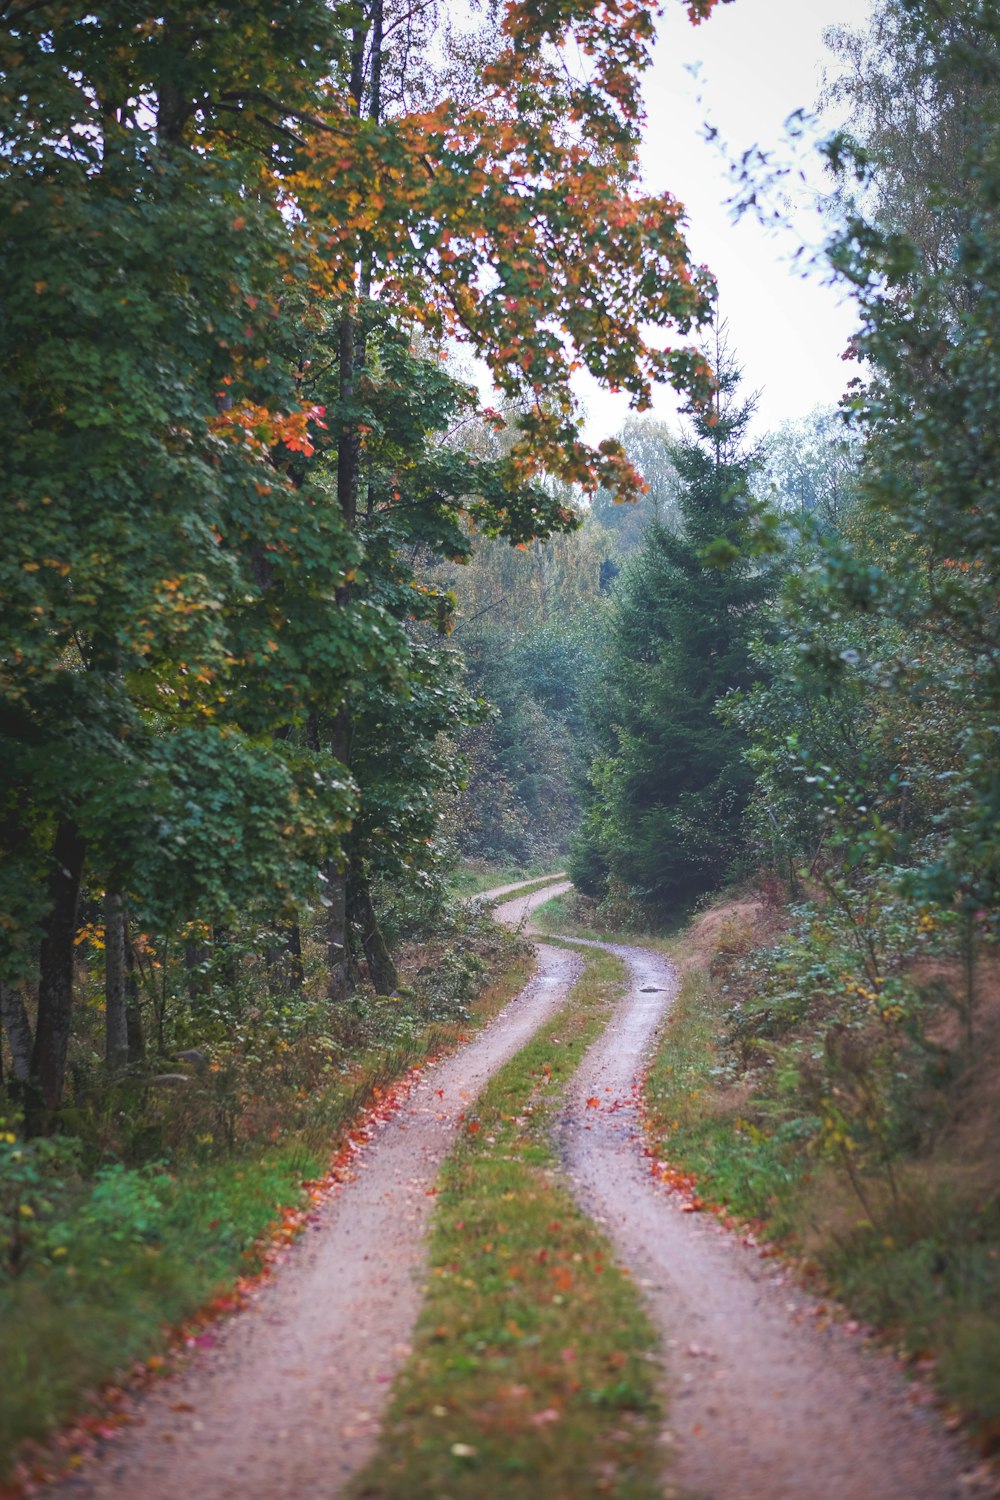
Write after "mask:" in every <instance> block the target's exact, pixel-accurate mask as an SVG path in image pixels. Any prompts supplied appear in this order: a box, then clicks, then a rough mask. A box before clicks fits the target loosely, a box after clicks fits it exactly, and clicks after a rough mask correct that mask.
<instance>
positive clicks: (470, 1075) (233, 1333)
mask: <svg viewBox="0 0 1000 1500" xmlns="http://www.w3.org/2000/svg"><path fill="white" fill-rule="evenodd" d="M565 888H566V886H565V883H563V884H562V885H560V886H558V887H554V888H551V887H550V888H549V889H547V890H546V891H544V892H541V893H536V894H535V895H531V896H522V897H520V898H518V899H516V900H514V901H511V902H509V903H508V904H507V905H506V906H502V907H499V908H498V915H499V916H500V917H501V918H502V919H504V920H507V921H509V922H511V924H512V925H514V926H517V925H518V924H519V923H521V922H522V921H523V920H524V919H525V918H526V917H527V915H528V914H529V913H530V911H531V910H532V909H533V907H535V906H537V905H538V904H539V902H540V901H542V900H546V899H548V898H549V897H550V896H551V895H552V894H553V889H559V890H562V889H565ZM488 894H490V895H492V894H494V893H488ZM496 894H501V895H502V894H504V892H503V891H501V892H499V893H496ZM580 968H581V962H580V959H579V958H577V957H576V956H575V955H574V954H571V953H567V952H565V951H564V950H561V949H556V948H549V947H547V946H546V945H545V944H544V943H543V944H540V945H539V947H538V963H537V968H536V972H535V975H534V978H533V979H532V980H531V981H530V983H529V984H528V985H527V987H526V988H525V989H524V990H523V991H522V993H521V994H520V995H518V997H517V998H516V999H515V1000H513V1001H512V1002H511V1003H510V1004H509V1005H508V1006H506V1008H505V1009H504V1010H503V1011H502V1012H501V1013H500V1015H498V1016H497V1017H495V1019H494V1020H493V1021H492V1022H491V1023H490V1024H489V1025H488V1026H487V1027H486V1028H485V1029H484V1030H483V1031H482V1032H480V1033H479V1035H478V1036H476V1037H475V1039H474V1040H473V1041H471V1042H469V1043H468V1044H467V1045H465V1046H463V1047H462V1048H461V1049H460V1050H459V1051H458V1052H456V1053H454V1054H453V1055H452V1056H450V1057H448V1058H446V1059H445V1060H444V1061H442V1062H440V1063H438V1064H436V1065H435V1066H433V1067H431V1068H428V1070H427V1072H426V1074H425V1076H424V1078H423V1079H422V1081H421V1082H420V1083H419V1084H418V1085H417V1086H416V1087H415V1088H414V1089H413V1091H412V1092H411V1094H410V1095H409V1097H408V1099H407V1101H406V1103H405V1104H404V1105H403V1107H402V1109H401V1110H400V1111H399V1113H398V1114H396V1115H394V1116H392V1117H391V1118H390V1119H389V1120H388V1121H387V1122H385V1123H384V1124H383V1125H382V1127H381V1129H380V1130H379V1132H378V1134H377V1136H376V1137H375V1139H374V1141H373V1142H372V1143H371V1144H370V1145H368V1146H366V1147H365V1148H364V1149H363V1150H362V1151H361V1152H360V1153H359V1155H358V1157H357V1175H356V1177H355V1179H354V1180H353V1181H351V1182H348V1183H347V1184H345V1186H344V1187H343V1189H342V1190H341V1191H339V1192H338V1193H337V1194H336V1196H335V1197H334V1198H333V1199H332V1200H331V1201H330V1202H328V1203H327V1205H326V1206H325V1208H324V1209H323V1211H322V1212H321V1214H320V1216H319V1218H318V1221H317V1222H316V1224H315V1225H314V1227H313V1231H312V1232H310V1233H309V1234H307V1235H306V1236H305V1237H304V1238H303V1239H302V1240H300V1241H299V1242H298V1244H296V1245H295V1246H294V1247H293V1248H292V1249H291V1250H290V1251H289V1253H288V1258H287V1261H286V1262H285V1264H284V1265H282V1266H281V1268H280V1270H279V1271H278V1272H277V1274H276V1275H275V1276H274V1277H273V1278H272V1279H271V1280H270V1281H268V1282H266V1283H265V1284H264V1285H263V1287H262V1288H261V1290H260V1291H259V1292H258V1293H257V1294H256V1296H255V1297H254V1300H253V1302H252V1303H251V1306H250V1307H249V1308H247V1309H246V1310H245V1311H244V1312H242V1313H239V1314H237V1315H236V1316H234V1317H233V1318H231V1319H230V1320H228V1321H227V1322H225V1323H222V1324H220V1325H218V1327H217V1329H216V1330H213V1332H214V1333H215V1335H216V1339H215V1344H214V1346H213V1347H212V1348H210V1349H203V1348H200V1349H198V1350H196V1351H195V1352H194V1354H193V1357H192V1359H191V1361H190V1363H189V1364H188V1365H187V1366H186V1368H185V1369H184V1370H183V1371H182V1372H181V1373H180V1374H179V1375H177V1376H175V1377H173V1378H171V1379H169V1380H165V1381H163V1383H162V1384H160V1385H158V1386H156V1387H154V1388H153V1389H152V1390H151V1391H150V1392H149V1393H148V1395H146V1396H145V1397H143V1398H142V1400H141V1401H140V1403H139V1404H138V1406H137V1409H136V1419H135V1421H134V1422H133V1423H131V1424H130V1425H129V1426H128V1427H127V1428H125V1429H124V1430H123V1432H122V1435H121V1436H120V1438H119V1439H118V1440H117V1441H116V1442H115V1443H114V1444H113V1445H111V1446H110V1447H109V1449H108V1450H107V1452H106V1453H105V1454H104V1455H103V1456H102V1457H101V1458H99V1459H96V1460H88V1461H87V1462H86V1463H85V1464H84V1466H83V1468H82V1469H81V1470H80V1471H79V1472H78V1473H77V1474H76V1475H74V1476H73V1477H72V1478H71V1479H66V1480H64V1481H62V1482H61V1483H60V1484H59V1485H56V1486H52V1487H50V1489H49V1490H48V1492H47V1494H48V1495H49V1496H50V1497H51V1500H69V1497H70V1496H74V1497H79V1496H87V1497H90V1500H237V1497H239V1500H288V1497H296V1500H298V1497H302V1500H304V1497H307V1496H313V1495H322V1496H323V1497H324V1500H329V1497H332V1496H334V1495H336V1494H337V1493H338V1492H339V1490H340V1489H341V1488H342V1486H343V1484H344V1482H345V1480H346V1479H347V1478H348V1477H349V1475H350V1474H352V1473H353V1472H354V1471H355V1470H356V1469H357V1468H359V1467H360V1466H361V1465H362V1464H363V1463H365V1462H366V1461H367V1459H368V1458H369V1457H370V1456H371V1453H372V1451H373V1449H374V1446H375V1436H376V1432H377V1427H378V1421H379V1418H380V1415H381V1413H382V1411H383V1409H384V1407H385V1404H386V1401H387V1399H388V1395H389V1390H390V1387H391V1382H392V1380H393V1378H394V1377H395V1375H396V1373H397V1372H398V1370H399V1368H400V1366H401V1364H402V1362H403V1360H404V1359H405V1357H406V1355H407V1353H408V1352H409V1351H408V1346H407V1343H406V1340H407V1339H408V1337H409V1335H410V1333H411V1330H412V1328H413V1324H414V1322H415V1320H416V1316H417V1311H418V1308H419V1304H420V1282H421V1279H422V1277H423V1274H424V1271H425V1267H426V1243H425V1242H426V1234H427V1228H428V1222H429V1219H430V1214H431V1210H432V1208H433V1202H434V1200H433V1196H432V1190H433V1187H434V1183H435V1179H436V1177H437V1174H438V1171H439V1168H440V1166H441V1163H442V1161H443V1160H444V1157H445V1156H446V1154H447V1152H448V1151H449V1149H450V1147H451V1144H452V1141H453V1139H454V1135H455V1131H456V1128H457V1125H458V1121H459V1117H460V1116H461V1115H462V1114H463V1113H464V1111H465V1109H466V1108H467V1107H468V1105H469V1104H471V1102H472V1101H473V1100H474V1099H475V1098H476V1095H477V1094H478V1093H479V1092H480V1090H481V1089H482V1088H483V1086H484V1085H485V1083H486V1082H487V1080H488V1079H489V1078H490V1076H491V1075H492V1074H493V1073H495V1072H496V1071H497V1069H498V1068H499V1067H501V1066H502V1064H503V1063H504V1062H506V1061H507V1059H508V1058H510V1057H513V1055H514V1054H515V1053H516V1052H517V1051H518V1050H519V1049H520V1048H521V1047H522V1046H524V1044H525V1043H526V1042H527V1041H528V1039H529V1038H530V1036H531V1035H532V1033H533V1032H534V1031H535V1030H536V1029H537V1027H538V1026H540V1025H541V1024H542V1022H543V1021H545V1020H546V1019H547V1018H548V1017H549V1016H550V1015H551V1014H552V1013H553V1012H554V1011H556V1010H557V1009H558V1008H559V1006H560V1005H561V1004H562V1003H563V1001H564V1000H565V998H566V994H567V992H568V990H569V988H570V986H571V984H572V983H573V981H574V979H575V978H576V976H577V974H578V973H579V971H580Z"/></svg>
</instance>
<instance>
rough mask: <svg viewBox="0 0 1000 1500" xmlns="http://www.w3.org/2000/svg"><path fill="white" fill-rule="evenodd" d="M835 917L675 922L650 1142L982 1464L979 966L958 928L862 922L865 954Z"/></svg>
mask: <svg viewBox="0 0 1000 1500" xmlns="http://www.w3.org/2000/svg"><path fill="white" fill-rule="evenodd" d="M848 919H850V920H851V921H853V923H854V924H855V926H856V925H857V915H856V914H851V913H847V914H846V915H845V919H844V920H843V921H842V920H840V917H839V915H838V913H836V912H834V911H832V910H831V909H829V908H823V907H817V906H812V907H808V906H804V907H800V908H792V909H787V908H786V909H782V910H778V909H775V908H774V907H773V906H772V907H770V908H769V907H768V905H767V903H762V902H759V901H754V900H752V899H750V900H747V899H743V900H736V901H730V902H728V903H720V904H719V905H717V906H716V907H715V908H713V909H710V910H709V911H708V912H706V913H705V914H703V915H702V916H701V917H699V918H697V919H696V920H695V921H693V922H692V924H691V926H690V928H689V929H688V931H687V933H686V934H685V935H684V937H683V938H682V939H680V940H679V941H677V942H676V943H674V945H673V953H674V957H675V959H676V960H677V962H678V964H679V967H680V969H681V976H682V984H681V989H680V994H679V997H678V1000H677V1002H676V1004H675V1006H674V1009H673V1011H672V1014H671V1016H670V1018H669V1021H668V1023H667V1025H666V1027H665V1030H664V1035H663V1041H662V1046H661V1048H660V1050H659V1052H658V1054H657V1056H656V1058H655V1061H654V1063H653V1065H652V1067H651V1070H650V1073H649V1076H648V1081H647V1094H646V1104H647V1111H648V1124H649V1130H650V1133H651V1136H652V1139H653V1142H654V1145H655V1148H656V1149H657V1151H658V1153H659V1154H660V1155H661V1156H662V1157H663V1158H664V1160H665V1162H666V1163H668V1164H669V1168H670V1169H674V1170H677V1171H680V1172H684V1173H693V1174H694V1177H695V1190H696V1191H697V1193H698V1194H699V1196H701V1197H702V1198H703V1199H705V1200H708V1201H712V1202H715V1203H717V1204H720V1205H723V1206H724V1207H725V1209H727V1210H729V1211H731V1212H733V1213H735V1214H736V1215H738V1216H741V1217H743V1218H746V1219H749V1220H751V1221H755V1222H756V1223H757V1224H758V1225H759V1226H760V1229H761V1232H762V1233H763V1234H765V1235H766V1236H767V1237H769V1238H771V1239H773V1240H776V1241H777V1242H779V1243H780V1244H781V1246H782V1248H783V1249H784V1250H785V1251H786V1252H787V1253H789V1254H791V1255H793V1256H795V1257H797V1258H798V1259H799V1261H800V1263H801V1264H802V1266H803V1268H804V1270H805V1271H806V1273H807V1274H812V1275H814V1276H816V1277H817V1279H819V1280H820V1282H821V1284H822V1285H824V1286H826V1287H828V1288H830V1289H831V1290H832V1291H833V1292H834V1293H835V1295H836V1296H837V1297H838V1298H840V1299H842V1301H843V1302H845V1303H846V1304H847V1306H848V1307H849V1308H850V1309H851V1310H852V1312H853V1313H854V1314H855V1315H856V1316H857V1317H859V1318H861V1319H862V1320H863V1321H865V1322H866V1323H869V1324H871V1325H873V1326H875V1327H877V1328H878V1329H880V1330H882V1331H884V1332H885V1333H887V1334H888V1335H889V1336H890V1337H891V1338H892V1339H893V1341H894V1342H895V1343H896V1345H897V1346H898V1347H899V1348H900V1349H901V1351H903V1352H904V1353H905V1354H906V1355H907V1356H909V1357H910V1358H912V1359H913V1360H915V1361H919V1362H920V1364H921V1367H922V1368H923V1369H924V1370H925V1371H926V1372H927V1373H929V1374H931V1375H932V1376H933V1378H934V1380H935V1381H936V1383H937V1384H938V1387H939V1389H940V1390H941V1392H942V1393H943V1394H944V1396H945V1397H946V1399H947V1400H949V1401H950V1402H951V1403H953V1405H954V1406H955V1407H956V1408H957V1409H959V1410H961V1411H962V1412H964V1413H965V1414H966V1415H967V1416H968V1417H970V1418H971V1419H972V1421H973V1423H974V1424H975V1426H976V1428H977V1430H978V1432H979V1434H980V1436H981V1439H982V1441H983V1444H984V1447H985V1448H987V1449H990V1448H995V1447H997V1446H998V1440H1000V1158H998V1153H997V1149H996V1143H997V1125H998V1120H1000V966H998V961H997V957H996V954H995V948H994V946H993V944H992V943H991V942H990V941H989V939H988V937H986V938H984V937H982V935H980V940H979V945H978V959H977V962H976V964H975V966H974V969H973V968H971V967H970V966H969V964H968V963H967V959H968V951H967V943H968V939H969V933H968V930H967V928H966V929H963V928H961V925H960V923H959V922H958V920H957V919H956V920H955V921H954V922H950V920H949V919H947V918H944V919H942V918H941V916H940V914H939V915H937V916H935V915H932V914H930V913H928V912H926V911H916V910H913V909H907V908H905V907H904V906H903V904H902V903H898V902H897V903H895V905H893V904H891V903H887V904H886V905H885V906H883V907H882V908H881V909H880V910H879V911H878V912H877V913H876V914H875V915H874V916H871V917H870V919H869V917H868V916H866V921H869V928H868V930H867V932H866V943H865V944H859V941H858V936H857V932H856V931H850V930H849V929H848ZM973 936H974V937H975V934H974V935H973ZM869 939H870V940H871V942H870V943H869V942H868V940H869ZM866 946H868V958H867V959H866V961H865V962H866V963H867V967H868V970H870V971H871V972H866V968H865V964H863V963H861V962H860V957H859V956H861V955H863V954H864V950H865V947H866ZM872 955H874V959H875V960H877V962H875V961H872V962H869V961H868V960H869V959H871V958H872ZM875 969H877V970H878V972H874V970H875ZM970 980H971V986H970Z"/></svg>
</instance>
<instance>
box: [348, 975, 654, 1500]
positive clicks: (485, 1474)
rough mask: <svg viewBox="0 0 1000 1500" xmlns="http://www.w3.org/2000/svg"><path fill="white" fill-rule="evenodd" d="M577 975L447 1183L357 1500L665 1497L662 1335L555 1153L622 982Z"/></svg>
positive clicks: (479, 1106) (461, 1151)
mask: <svg viewBox="0 0 1000 1500" xmlns="http://www.w3.org/2000/svg"><path fill="white" fill-rule="evenodd" d="M582 957H583V959H584V963H585V970H584V973H583V976H582V977H581V979H580V980H579V981H578V983H577V984H576V985H575V986H574V988H573V991H572V993H571V996H570V999H569V1001H568V1003H567V1005H566V1007H565V1008H564V1009H563V1010H562V1011H561V1012H560V1013H559V1014H558V1016H556V1017H555V1018H554V1020H553V1021H552V1022H550V1023H549V1024H548V1025H547V1026H545V1027H543V1028H542V1030H541V1031H540V1032H539V1033H538V1034H537V1035H536V1037H535V1038H534V1039H533V1040H532V1041H531V1042H530V1043H529V1044H528V1045H527V1046H526V1047H525V1048H523V1049H522V1051H521V1052H519V1053H518V1055H517V1056H516V1057H515V1058H514V1059H513V1060H512V1061H511V1062H510V1063H508V1064H507V1066H506V1067H504V1068H503V1069H502V1070H501V1071H500V1073H498V1074H497V1075H496V1077H495V1078H494V1079H493V1080H492V1082H491V1083H489V1084H488V1085H487V1087H486V1089H485V1090H484V1092H483V1094H482V1095H481V1096H480V1098H479V1099H478V1100H477V1101H476V1103H475V1104H474V1105H473V1106H472V1107H471V1108H470V1110H469V1112H468V1115H467V1117H466V1120H465V1124H464V1129H463V1130H462V1131H461V1134H460V1139H459V1143H458V1145H457V1148H456V1150H455V1152H454V1153H453V1155H452V1156H451V1157H450V1158H449V1160H448V1161H447V1163H446V1164H445V1167H444V1168H443V1171H442V1176H441V1179H440V1191H439V1198H438V1208H437V1213H436V1217H435V1223H434V1228H433V1233H432V1241H431V1252H430V1258H431V1271H430V1276H429V1283H428V1287H427V1295H426V1299H425V1304H424V1308H423V1311H422V1313H421V1316H420V1320H419V1323H418V1326H417V1331H416V1335H415V1343H414V1350H413V1353H412V1355H411V1357H410V1359H409V1361H408V1363H407V1365H406V1367H405V1369H404V1372H403V1374H402V1376H401V1378H400V1381H399V1383H398V1385H397V1388H396V1392H395V1394H394V1397H393V1400H392V1405H391V1408H390V1411H389V1415H388V1417H387V1420H386V1423H385V1425H384V1427H383V1431H382V1436H381V1441H380V1445H379V1449H378V1451H377V1453H376V1455H375V1457H374V1458H373V1460H372V1461H371V1463H370V1464H369V1465H368V1466H367V1467H366V1468H365V1469H364V1470H363V1471H362V1473H361V1474H360V1475H359V1476H358V1477H357V1479H356V1480H355V1481H354V1483H353V1484H352V1486H351V1487H350V1490H349V1492H348V1493H349V1495H350V1496H351V1497H353V1500H413V1497H417V1500H432V1497H433V1500H442V1497H445V1496H447V1497H448V1500H463V1497H469V1500H472V1497H475V1500H482V1497H484V1496H489V1497H490V1500H535V1497H537V1496H539V1495H545V1496H546V1497H549V1500H587V1497H590V1496H594V1497H596V1496H602V1497H603V1496H611V1497H617V1500H644V1497H652V1496H658V1495H660V1494H661V1493H662V1487H661V1481H662V1476H661V1468H662V1454H661V1452H660V1451H659V1450H658V1447H657V1435H658V1428H659V1392H658V1372H657V1366H656V1362H655V1359H654V1358H653V1351H654V1349H655V1334H654V1332H653V1330H652V1328H651V1327H650V1324H649V1322H648V1320H647V1318H646V1315H645V1313H644V1311H643V1309H642V1306H641V1303H640V1299H639V1296H638V1294H637V1292H636V1290H635V1288H634V1287H633V1285H632V1283H631V1281H630V1280H629V1279H628V1276H627V1275H626V1274H625V1273H624V1272H622V1271H621V1270H620V1269H619V1268H618V1267H616V1266H615V1264H614V1262H613V1260H612V1258H611V1251H610V1246H609V1244H608V1242H607V1240H606V1239H605V1237H604V1236H603V1235H602V1234H601V1233H600V1231H599V1230H598V1229H597V1227H596V1226H595V1225H594V1224H593V1223H592V1222H591V1221H590V1220H589V1219H588V1218H587V1217H586V1216H585V1215H584V1214H583V1213H581V1211H580V1210H579V1209H578V1208H577V1206H576V1204H575V1203H574V1201H573V1199H572V1197H571V1196H570V1194H569V1192H568V1190H567V1188H566V1186H565V1185H564V1183H563V1182H562V1180H561V1178H560V1175H559V1173H558V1170H557V1164H556V1157H555V1153H554V1150H553V1145H552V1141H551V1132H552V1129H553V1126H554V1123H555V1120H556V1117H557V1114H558V1111H559V1109H560V1107H561V1104H562V1100H563V1095H564V1092H565V1087H566V1084H567V1082H568V1081H569V1079H570V1077H571V1076H572V1074H573V1072H574V1070H575V1068H576V1066H577V1063H578V1061H579V1059H580V1057H581V1055H582V1053H583V1050H584V1049H585V1047H586V1046H587V1045H588V1043H589V1042H590V1041H591V1040H592V1039H593V1038H594V1037H596V1036H597V1035H598V1034H599V1032H600V1030H601V1028H602V1026H603V1025H604V1024H605V1021H606V1019H607V1017H608V1015H609V1013H610V1011H611V1009H612V1007H613V1004H614V1001H615V999H616V998H617V997H618V995H619V994H620V992H621V988H622V985H623V982H624V966H623V965H622V964H621V962H620V961H619V960H618V959H616V958H614V956H613V955H610V954H606V953H591V952H587V953H585V954H583V955H582Z"/></svg>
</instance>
